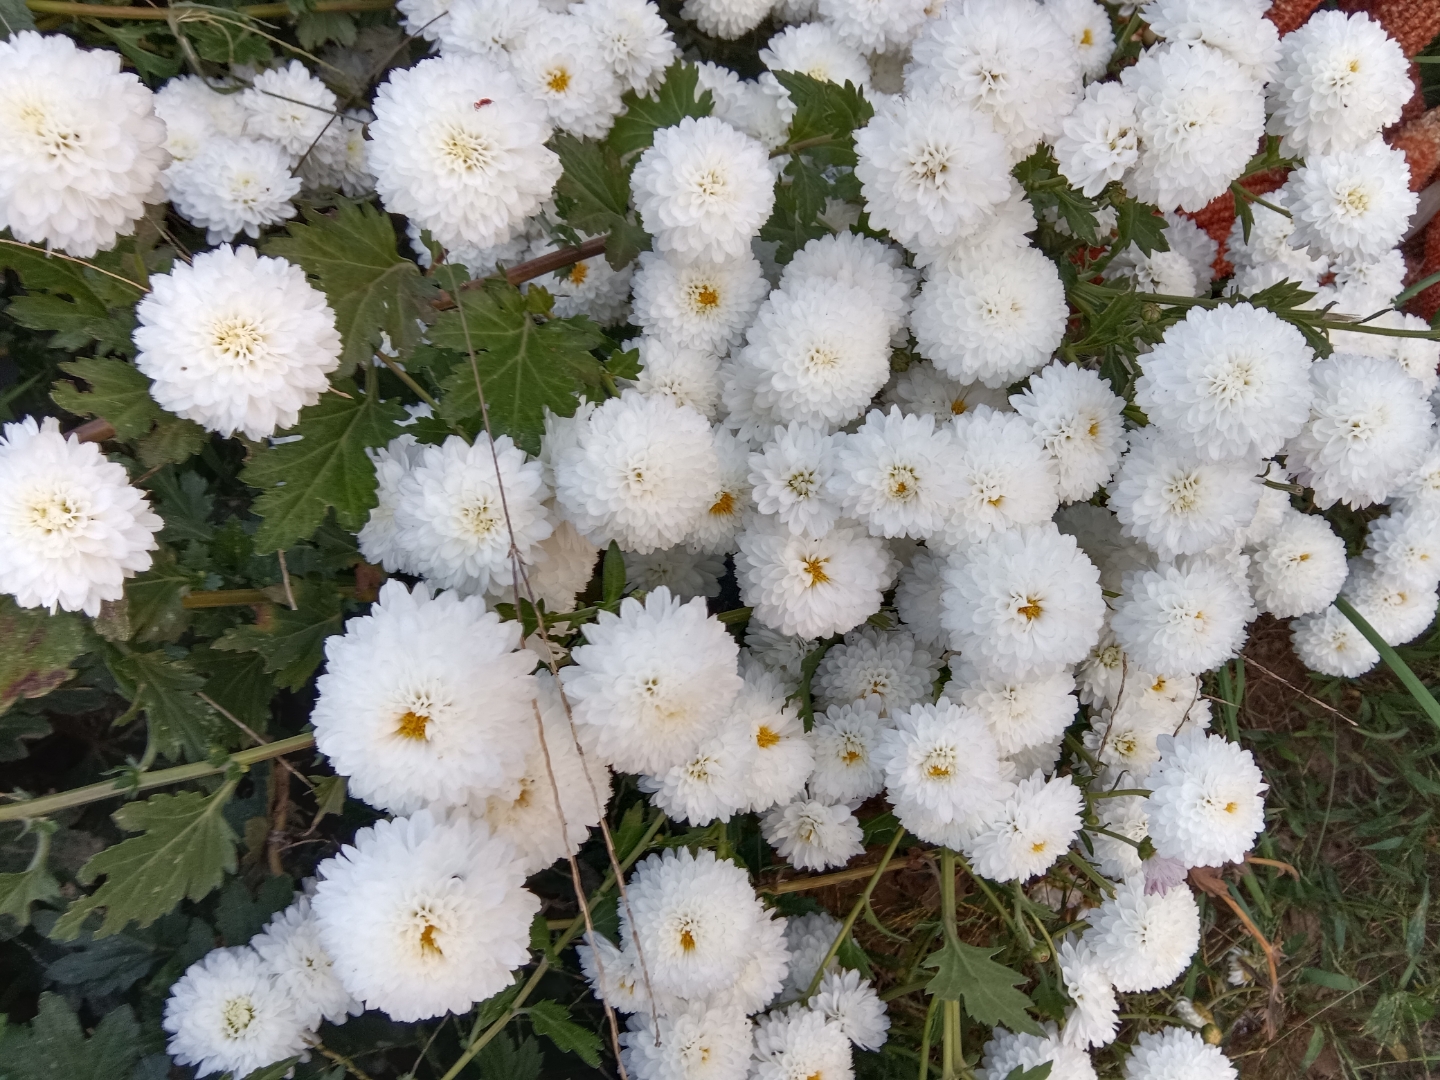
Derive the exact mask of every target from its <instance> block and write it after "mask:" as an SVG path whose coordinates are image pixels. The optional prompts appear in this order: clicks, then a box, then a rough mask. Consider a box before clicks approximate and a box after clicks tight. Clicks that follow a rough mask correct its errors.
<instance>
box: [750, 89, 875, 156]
mask: <svg viewBox="0 0 1440 1080" xmlns="http://www.w3.org/2000/svg"><path fill="white" fill-rule="evenodd" d="M774 74H775V78H776V79H778V80H779V82H780V85H781V86H783V87H785V89H786V90H788V91H789V92H790V100H791V101H792V102H794V103H795V117H794V119H792V120H791V121H790V139H789V142H788V145H789V146H791V147H797V144H800V143H813V144H815V145H813V146H798V147H797V150H798V152H800V153H805V154H809V155H811V156H812V157H814V158H815V159H816V160H818V161H822V162H824V163H825V164H827V165H854V164H855V138H854V133H855V129H856V128H860V127H864V126H865V125H866V124H868V123H869V122H870V118H871V117H872V116H874V115H875V107H874V106H873V105H871V104H870V103H869V102H868V101H866V100H865V94H864V93H863V92H862V91H861V90H860V88H859V87H857V86H855V85H854V84H853V83H850V82H847V83H845V84H844V85H843V86H841V85H838V84H836V83H833V82H825V81H823V80H821V79H817V78H815V77H813V76H811V75H804V74H802V73H800V72H798V71H777V72H775V73H774Z"/></svg>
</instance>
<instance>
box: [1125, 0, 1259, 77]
mask: <svg viewBox="0 0 1440 1080" xmlns="http://www.w3.org/2000/svg"><path fill="white" fill-rule="evenodd" d="M1141 14H1142V17H1143V18H1144V19H1145V21H1146V22H1147V23H1149V24H1150V29H1151V30H1153V31H1154V32H1155V33H1156V34H1158V35H1159V36H1160V37H1162V38H1164V39H1165V40H1166V41H1170V42H1175V43H1177V44H1178V43H1180V42H1197V43H1199V44H1201V45H1208V46H1209V47H1210V48H1212V49H1214V50H1216V51H1217V52H1221V53H1224V54H1225V55H1226V56H1228V57H1229V58H1230V59H1231V60H1234V61H1235V62H1236V63H1237V64H1239V65H1240V67H1241V69H1242V70H1243V71H1244V72H1245V73H1246V74H1247V75H1249V76H1250V77H1251V78H1252V79H1254V80H1255V81H1256V82H1257V83H1265V82H1269V81H1270V79H1271V78H1273V77H1274V75H1275V69H1276V66H1277V65H1278V64H1279V61H1280V34H1279V32H1278V31H1277V30H1276V29H1275V24H1274V23H1273V22H1270V21H1269V20H1268V19H1266V18H1265V7H1264V4H1263V3H1260V2H1256V0H1149V3H1147V4H1146V5H1145V8H1144V10H1143V11H1142V13H1141Z"/></svg>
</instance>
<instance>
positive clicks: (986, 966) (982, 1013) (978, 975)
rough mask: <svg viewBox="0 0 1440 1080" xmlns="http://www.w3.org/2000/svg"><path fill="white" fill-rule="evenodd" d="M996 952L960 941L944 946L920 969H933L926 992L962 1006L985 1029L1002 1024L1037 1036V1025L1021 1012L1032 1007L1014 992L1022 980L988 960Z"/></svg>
mask: <svg viewBox="0 0 1440 1080" xmlns="http://www.w3.org/2000/svg"><path fill="white" fill-rule="evenodd" d="M999 951H1000V950H999V949H998V948H992V949H981V948H978V947H977V946H974V945H966V944H965V943H964V942H962V941H953V940H952V941H948V942H946V943H945V946H944V947H943V948H942V949H940V950H939V951H938V952H934V953H931V954H930V956H929V957H927V958H926V960H925V961H924V963H923V964H922V965H921V966H922V967H927V968H934V969H935V977H934V978H932V979H931V980H930V982H929V984H928V985H927V986H926V987H925V989H926V992H927V993H930V994H933V995H935V996H936V997H938V998H940V999H941V1000H942V1001H960V1002H963V1003H964V1005H965V1011H966V1012H967V1013H969V1014H970V1015H971V1016H972V1017H973V1018H974V1019H976V1020H978V1021H979V1022H980V1023H982V1024H984V1025H985V1026H986V1027H992V1026H994V1025H996V1024H1003V1025H1004V1026H1005V1027H1008V1028H1009V1029H1010V1030H1011V1031H1022V1032H1025V1033H1026V1034H1029V1035H1039V1034H1040V1025H1039V1024H1037V1023H1036V1022H1035V1021H1034V1020H1033V1019H1032V1018H1031V1017H1030V1014H1029V1013H1028V1012H1026V1011H1025V1010H1026V1009H1029V1008H1032V1007H1033V1005H1034V1003H1033V1002H1031V1000H1030V998H1029V997H1028V996H1027V995H1026V994H1023V993H1021V992H1020V991H1019V990H1017V989H1015V988H1016V987H1017V986H1019V985H1020V984H1021V983H1022V982H1024V981H1025V976H1023V975H1021V974H1020V973H1019V972H1018V971H1015V970H1013V969H1011V968H1008V967H1006V966H1005V965H1004V964H997V963H996V962H995V961H994V960H992V959H990V958H991V957H992V956H994V955H995V954H996V953H997V952H999Z"/></svg>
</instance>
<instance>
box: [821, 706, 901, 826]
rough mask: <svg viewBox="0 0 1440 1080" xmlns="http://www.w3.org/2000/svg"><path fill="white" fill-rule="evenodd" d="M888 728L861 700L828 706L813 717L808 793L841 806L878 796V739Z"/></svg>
mask: <svg viewBox="0 0 1440 1080" xmlns="http://www.w3.org/2000/svg"><path fill="white" fill-rule="evenodd" d="M892 726H893V724H892V723H891V721H890V720H888V719H886V718H884V717H882V716H880V715H879V714H878V713H877V712H875V711H874V709H873V707H872V706H871V705H869V704H868V703H866V702H863V701H862V702H856V703H854V704H851V705H832V706H830V708H829V709H827V710H826V712H825V713H824V715H823V716H817V717H816V718H815V726H814V727H813V728H812V729H811V731H810V743H811V746H812V747H813V748H814V752H815V770H814V772H813V773H812V774H811V776H810V793H811V794H812V795H814V796H815V797H816V798H818V799H824V800H826V801H831V802H844V803H856V802H861V801H863V800H865V799H868V798H870V796H872V795H877V794H879V792H880V790H881V789H882V788H883V787H884V786H885V772H884V769H883V767H882V764H881V761H880V759H879V758H878V757H877V752H878V750H879V747H880V739H881V736H882V735H883V734H884V732H885V731H886V730H888V729H889V728H890V727H892Z"/></svg>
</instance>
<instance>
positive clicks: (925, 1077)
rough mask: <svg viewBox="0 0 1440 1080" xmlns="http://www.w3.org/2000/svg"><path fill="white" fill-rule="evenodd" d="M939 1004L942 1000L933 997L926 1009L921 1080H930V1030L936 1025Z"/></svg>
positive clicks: (921, 1050)
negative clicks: (936, 1011) (936, 1008)
mask: <svg viewBox="0 0 1440 1080" xmlns="http://www.w3.org/2000/svg"><path fill="white" fill-rule="evenodd" d="M939 1004H940V999H939V998H937V997H932V998H931V999H930V1004H929V1005H928V1006H927V1007H926V1009H925V1030H924V1031H922V1032H921V1033H920V1080H929V1076H930V1029H931V1027H933V1026H934V1024H935V1007H936V1006H937V1005H939Z"/></svg>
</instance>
